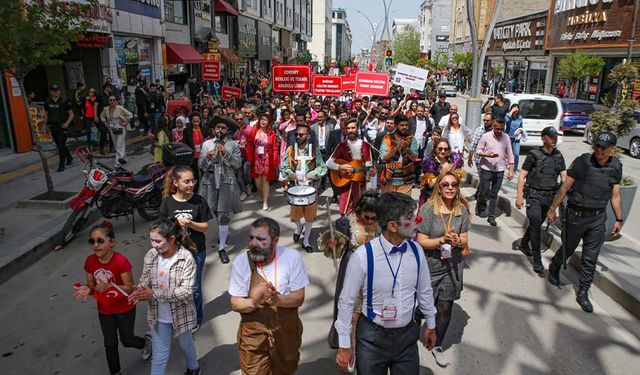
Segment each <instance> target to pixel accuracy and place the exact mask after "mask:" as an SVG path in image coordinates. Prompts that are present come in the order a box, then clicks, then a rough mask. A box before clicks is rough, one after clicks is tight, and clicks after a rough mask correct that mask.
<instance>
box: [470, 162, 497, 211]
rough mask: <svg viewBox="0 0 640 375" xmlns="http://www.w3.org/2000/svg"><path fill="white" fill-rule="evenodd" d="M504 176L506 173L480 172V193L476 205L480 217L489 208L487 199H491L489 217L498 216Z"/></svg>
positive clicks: (483, 170) (484, 170)
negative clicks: (499, 197)
mask: <svg viewBox="0 0 640 375" xmlns="http://www.w3.org/2000/svg"><path fill="white" fill-rule="evenodd" d="M503 176H504V171H488V170H486V169H482V170H481V171H480V193H479V194H478V203H477V204H476V210H477V212H478V214H479V215H481V214H482V213H483V212H484V210H485V209H486V208H487V199H489V216H496V207H497V206H498V192H500V187H501V186H502V178H503Z"/></svg>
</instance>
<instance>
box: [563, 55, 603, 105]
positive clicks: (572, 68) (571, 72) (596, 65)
mask: <svg viewBox="0 0 640 375" xmlns="http://www.w3.org/2000/svg"><path fill="white" fill-rule="evenodd" d="M604 64H605V61H604V60H603V59H602V57H600V56H590V55H585V54H584V53H583V52H581V51H578V52H574V53H572V54H571V55H568V56H566V57H563V58H562V60H560V64H559V65H558V77H559V78H561V79H566V80H568V81H569V84H570V86H569V95H570V96H571V97H573V98H577V97H578V85H577V84H578V82H580V80H582V79H585V78H588V77H591V76H593V75H595V74H596V73H598V72H600V71H601V70H602V67H603V66H604Z"/></svg>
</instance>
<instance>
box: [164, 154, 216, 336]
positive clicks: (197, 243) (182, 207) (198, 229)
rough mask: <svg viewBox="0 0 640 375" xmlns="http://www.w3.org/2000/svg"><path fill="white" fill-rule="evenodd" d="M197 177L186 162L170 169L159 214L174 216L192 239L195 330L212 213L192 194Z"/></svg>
mask: <svg viewBox="0 0 640 375" xmlns="http://www.w3.org/2000/svg"><path fill="white" fill-rule="evenodd" d="M195 186H196V179H195V177H194V176H193V171H192V170H191V168H190V167H188V166H186V165H178V166H176V167H174V168H173V169H171V170H170V171H169V173H168V174H167V177H166V178H165V181H164V190H163V192H162V197H163V198H164V199H163V200H162V203H161V204H160V217H161V218H165V219H171V218H175V219H176V220H178V224H180V227H182V228H183V229H184V230H185V231H186V233H188V234H189V236H188V238H190V239H192V240H193V244H194V248H193V249H192V250H193V252H194V253H193V258H194V259H195V262H196V275H195V290H194V292H193V299H194V301H195V306H196V313H197V316H196V318H197V320H196V323H197V324H196V326H195V327H194V333H196V332H197V331H198V330H199V329H200V325H201V324H202V317H203V313H202V270H203V268H204V263H205V260H206V259H207V246H206V238H205V233H207V230H208V229H209V220H211V219H213V214H212V213H211V210H210V209H209V204H207V201H206V200H205V199H204V198H203V197H201V196H200V195H198V194H195V193H194V191H195V190H194V188H195Z"/></svg>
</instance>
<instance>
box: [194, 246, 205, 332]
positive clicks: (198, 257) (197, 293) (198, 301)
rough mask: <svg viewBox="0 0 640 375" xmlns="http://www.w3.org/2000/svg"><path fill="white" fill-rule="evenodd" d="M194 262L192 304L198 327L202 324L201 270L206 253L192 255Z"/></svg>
mask: <svg viewBox="0 0 640 375" xmlns="http://www.w3.org/2000/svg"><path fill="white" fill-rule="evenodd" d="M193 258H194V260H195V261H196V285H195V286H194V289H195V290H194V291H193V302H194V303H195V305H196V321H197V323H198V325H200V324H201V323H202V270H203V268H204V262H205V260H206V259H207V252H206V251H198V252H197V253H195V254H194V255H193Z"/></svg>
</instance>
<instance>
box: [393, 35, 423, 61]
mask: <svg viewBox="0 0 640 375" xmlns="http://www.w3.org/2000/svg"><path fill="white" fill-rule="evenodd" d="M419 60H420V33H418V31H417V30H416V29H415V28H414V27H413V26H407V27H405V28H404V30H402V31H400V32H399V33H397V34H396V36H395V38H394V39H393V63H394V64H407V65H416V64H417V63H418V61H419Z"/></svg>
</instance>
